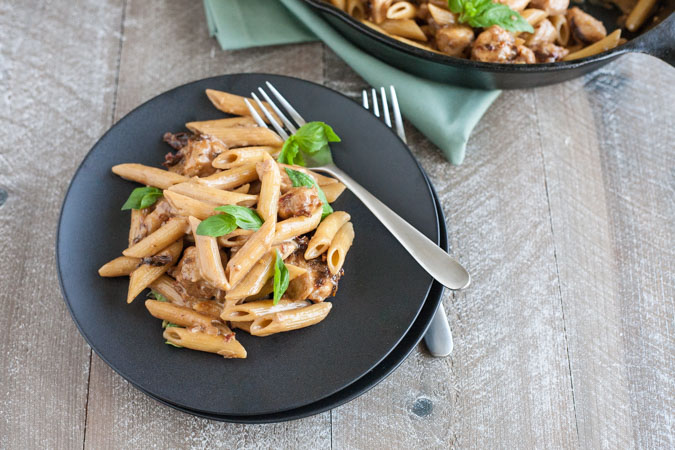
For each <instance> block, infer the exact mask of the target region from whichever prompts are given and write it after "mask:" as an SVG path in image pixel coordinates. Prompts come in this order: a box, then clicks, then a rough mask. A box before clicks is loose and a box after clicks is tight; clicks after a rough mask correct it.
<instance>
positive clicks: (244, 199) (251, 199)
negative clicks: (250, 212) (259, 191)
mask: <svg viewBox="0 0 675 450" xmlns="http://www.w3.org/2000/svg"><path fill="white" fill-rule="evenodd" d="M169 191H170V192H176V193H178V194H182V195H185V196H187V197H191V198H194V199H195V200H199V201H201V202H205V203H211V204H213V205H216V206H220V205H242V206H251V205H254V204H255V203H256V202H257V201H258V196H257V195H250V194H240V193H238V192H232V191H225V190H223V189H216V188H212V187H209V186H205V185H203V184H200V183H194V182H192V181H189V182H187V183H179V184H175V185H173V186H171V187H170V188H169Z"/></svg>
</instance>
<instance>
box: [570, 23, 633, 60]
mask: <svg viewBox="0 0 675 450" xmlns="http://www.w3.org/2000/svg"><path fill="white" fill-rule="evenodd" d="M620 38H621V29H617V30H614V31H613V32H611V33H610V34H608V35H607V37H605V38H604V39H601V40H599V41H598V42H596V43H594V44H591V45H589V46H588V47H584V48H582V49H581V50H579V51H576V52H574V53H570V54H569V55H567V56H565V57H564V58H563V61H571V60H573V59H579V58H586V57H587V56H592V55H596V54H598V53H602V52H605V51H607V50H611V49H613V48H614V47H616V46H617V45H619V39H620Z"/></svg>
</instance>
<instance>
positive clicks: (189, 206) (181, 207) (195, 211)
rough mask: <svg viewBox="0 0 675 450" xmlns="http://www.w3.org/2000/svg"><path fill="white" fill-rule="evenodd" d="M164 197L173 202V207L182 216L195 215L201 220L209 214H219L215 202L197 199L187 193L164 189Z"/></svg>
mask: <svg viewBox="0 0 675 450" xmlns="http://www.w3.org/2000/svg"><path fill="white" fill-rule="evenodd" d="M164 198H165V199H166V200H167V201H168V202H169V203H170V204H171V207H172V208H173V209H175V210H176V212H177V213H178V214H179V215H181V216H195V217H196V218H197V219H199V220H204V219H206V218H207V217H209V216H212V215H214V214H217V213H218V211H215V210H214V209H213V208H214V204H213V203H206V202H202V201H201V200H195V199H194V198H192V197H188V196H187V195H183V194H179V193H178V192H174V191H170V190H168V189H166V190H164Z"/></svg>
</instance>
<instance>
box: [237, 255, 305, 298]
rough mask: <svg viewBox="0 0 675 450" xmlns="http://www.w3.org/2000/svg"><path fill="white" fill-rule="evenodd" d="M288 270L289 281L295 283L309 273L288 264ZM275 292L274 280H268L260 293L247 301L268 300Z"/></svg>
mask: <svg viewBox="0 0 675 450" xmlns="http://www.w3.org/2000/svg"><path fill="white" fill-rule="evenodd" d="M286 270H288V281H293V280H294V279H295V278H297V277H299V276H302V275H304V274H306V273H307V269H304V268H302V267H298V266H295V265H293V264H288V263H287V264H286ZM273 292H274V278H268V279H267V281H266V282H265V285H264V286H263V287H262V288H261V289H260V292H258V293H257V294H254V295H251V296H250V297H246V301H250V300H261V299H264V298H267V296H268V295H270V294H272V293H273Z"/></svg>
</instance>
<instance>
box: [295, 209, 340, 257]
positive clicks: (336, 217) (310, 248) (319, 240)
mask: <svg viewBox="0 0 675 450" xmlns="http://www.w3.org/2000/svg"><path fill="white" fill-rule="evenodd" d="M349 219H351V216H350V215H349V214H347V213H346V212H344V211H335V212H334V213H332V214H329V215H328V216H327V217H326V218H325V219H323V221H322V222H321V224H320V225H319V227H318V228H317V229H316V231H315V232H314V236H312V239H310V241H309V243H308V244H307V250H305V259H308V260H309V259H314V258H316V257H317V256H320V255H321V254H322V253H324V252H326V251H328V248H329V247H330V246H331V242H332V241H333V238H334V237H335V234H336V233H337V232H338V230H339V229H340V227H342V225H344V224H345V223H347V222H349Z"/></svg>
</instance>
